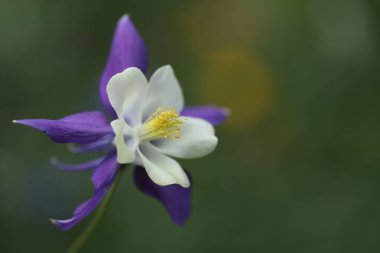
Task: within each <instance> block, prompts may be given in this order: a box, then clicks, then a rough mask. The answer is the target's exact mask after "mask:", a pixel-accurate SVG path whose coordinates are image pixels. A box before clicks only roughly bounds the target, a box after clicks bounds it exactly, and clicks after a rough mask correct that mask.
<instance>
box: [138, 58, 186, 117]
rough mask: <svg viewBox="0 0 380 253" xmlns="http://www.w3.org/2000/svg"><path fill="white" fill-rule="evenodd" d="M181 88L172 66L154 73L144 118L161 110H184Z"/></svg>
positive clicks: (150, 82) (150, 81)
mask: <svg viewBox="0 0 380 253" xmlns="http://www.w3.org/2000/svg"><path fill="white" fill-rule="evenodd" d="M183 103H184V102H183V94H182V89H181V86H180V85H179V83H178V80H177V78H176V77H175V75H174V71H173V68H172V67H171V66H170V65H166V66H163V67H161V68H159V69H157V70H156V72H154V74H153V75H152V77H151V78H150V80H149V88H148V94H147V97H146V101H145V106H144V116H145V117H148V116H149V115H150V114H152V113H153V112H155V111H156V109H157V108H158V107H161V108H175V109H176V110H177V112H180V111H182V108H183Z"/></svg>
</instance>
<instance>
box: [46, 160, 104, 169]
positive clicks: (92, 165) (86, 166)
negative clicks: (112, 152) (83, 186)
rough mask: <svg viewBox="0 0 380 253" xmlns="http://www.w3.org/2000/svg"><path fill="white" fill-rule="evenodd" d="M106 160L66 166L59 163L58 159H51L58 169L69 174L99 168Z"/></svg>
mask: <svg viewBox="0 0 380 253" xmlns="http://www.w3.org/2000/svg"><path fill="white" fill-rule="evenodd" d="M103 160H104V157H101V158H98V159H94V160H90V161H87V162H84V163H79V164H66V163H61V162H60V161H58V160H57V159H56V158H54V157H53V158H51V159H50V163H51V164H52V165H54V166H55V167H57V168H58V169H61V170H64V171H69V172H78V171H84V170H89V169H92V168H95V167H96V166H98V165H99V164H100V163H101V162H102V161H103Z"/></svg>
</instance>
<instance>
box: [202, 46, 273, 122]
mask: <svg viewBox="0 0 380 253" xmlns="http://www.w3.org/2000/svg"><path fill="white" fill-rule="evenodd" d="M201 57H202V60H201V61H202V62H201V66H200V72H199V77H198V80H199V90H200V93H201V100H202V101H201V102H202V103H204V104H209V103H210V102H211V103H214V104H219V105H223V106H227V107H229V108H230V109H231V117H230V119H229V120H228V121H227V124H229V127H234V128H249V127H252V126H255V125H256V124H257V123H259V122H260V121H262V120H264V119H265V118H266V117H267V116H268V115H270V114H271V112H272V109H273V106H274V101H275V97H276V96H275V92H274V88H273V84H272V81H271V78H270V76H269V74H268V72H267V70H266V68H265V67H264V66H263V64H261V63H260V61H259V60H258V58H257V57H255V56H254V55H253V53H251V52H250V50H249V49H248V48H245V47H236V48H220V49H216V50H211V51H210V52H208V53H205V54H203V55H202V56H201Z"/></svg>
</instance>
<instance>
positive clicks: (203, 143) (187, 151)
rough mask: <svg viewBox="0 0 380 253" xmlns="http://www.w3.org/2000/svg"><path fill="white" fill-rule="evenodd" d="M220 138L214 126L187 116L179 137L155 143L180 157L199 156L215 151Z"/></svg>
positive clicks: (170, 153)
mask: <svg viewBox="0 0 380 253" xmlns="http://www.w3.org/2000/svg"><path fill="white" fill-rule="evenodd" d="M217 143H218V139H217V138H216V136H215V131H214V127H213V126H212V125H211V124H210V123H208V122H207V121H205V120H203V119H199V118H191V117H186V121H185V124H184V126H183V127H182V129H181V136H180V137H179V138H178V139H174V140H173V139H161V140H158V141H155V142H154V145H155V146H156V147H157V148H158V150H160V151H161V152H162V153H164V154H167V155H170V156H174V157H178V158H198V157H202V156H205V155H208V154H209V153H211V152H212V151H214V149H215V147H216V144H217Z"/></svg>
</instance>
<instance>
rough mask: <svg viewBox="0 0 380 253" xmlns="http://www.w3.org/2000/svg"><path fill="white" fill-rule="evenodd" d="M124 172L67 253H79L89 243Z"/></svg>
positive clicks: (120, 171) (118, 176)
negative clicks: (88, 240) (89, 238)
mask: <svg viewBox="0 0 380 253" xmlns="http://www.w3.org/2000/svg"><path fill="white" fill-rule="evenodd" d="M122 172H123V169H120V170H119V172H118V173H117V175H116V179H115V182H114V183H113V184H112V186H111V189H110V190H109V192H108V194H107V196H106V197H105V198H104V200H103V201H102V203H101V204H100V206H99V209H98V210H97V212H96V214H95V216H94V218H93V219H92V220H91V222H90V224H89V225H88V227H87V228H86V229H85V230H84V231H83V232H82V233H81V234H80V235H79V237H78V238H77V239H76V240H75V241H74V243H73V244H72V245H71V247H70V248H69V250H68V251H67V253H77V252H79V250H80V249H81V248H82V246H83V245H84V243H85V242H86V241H87V239H88V237H89V236H90V235H91V234H92V232H93V231H94V229H95V227H96V225H97V224H98V222H99V220H100V218H101V217H102V216H103V215H104V213H105V211H106V209H107V206H108V204H109V202H110V201H111V199H112V196H113V193H114V192H115V189H116V187H117V185H118V183H119V181H120V178H121V174H122Z"/></svg>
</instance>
